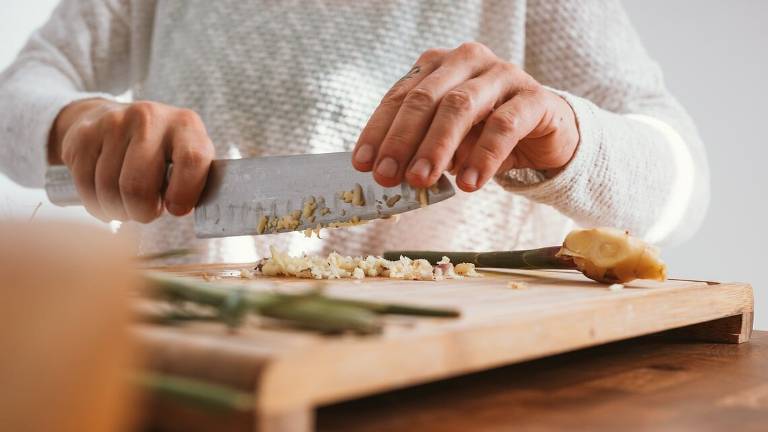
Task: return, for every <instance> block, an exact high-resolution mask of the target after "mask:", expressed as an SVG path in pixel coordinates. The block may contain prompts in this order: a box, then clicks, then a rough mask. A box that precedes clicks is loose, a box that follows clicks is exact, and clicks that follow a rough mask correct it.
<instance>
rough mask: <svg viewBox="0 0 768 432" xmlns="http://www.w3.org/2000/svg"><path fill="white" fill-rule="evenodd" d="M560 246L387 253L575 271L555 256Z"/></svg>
mask: <svg viewBox="0 0 768 432" xmlns="http://www.w3.org/2000/svg"><path fill="white" fill-rule="evenodd" d="M559 250H560V246H552V247H545V248H540V249H530V250H520V251H502V252H437V251H391V252H385V253H384V258H385V259H389V260H396V259H399V258H400V256H401V255H402V256H406V257H408V258H411V259H414V260H415V259H425V260H427V261H429V262H430V263H432V264H436V263H437V262H438V261H440V260H441V259H442V258H443V257H444V256H447V257H448V258H449V259H450V260H451V262H452V263H454V264H458V263H463V262H465V263H472V264H474V265H476V266H477V267H487V268H508V269H574V268H576V266H575V265H574V263H573V261H572V260H570V259H568V258H562V257H557V256H555V255H556V254H557V252H558V251H559Z"/></svg>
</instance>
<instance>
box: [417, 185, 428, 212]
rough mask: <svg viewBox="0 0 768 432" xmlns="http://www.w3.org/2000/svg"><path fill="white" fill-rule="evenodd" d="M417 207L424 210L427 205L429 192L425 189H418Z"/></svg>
mask: <svg viewBox="0 0 768 432" xmlns="http://www.w3.org/2000/svg"><path fill="white" fill-rule="evenodd" d="M418 194H419V205H420V206H421V207H422V208H424V207H426V206H428V205H429V192H427V190H426V189H418Z"/></svg>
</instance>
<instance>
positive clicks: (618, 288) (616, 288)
mask: <svg viewBox="0 0 768 432" xmlns="http://www.w3.org/2000/svg"><path fill="white" fill-rule="evenodd" d="M608 289H609V290H611V291H621V290H623V289H624V285H622V284H619V283H615V284H611V286H609V287H608Z"/></svg>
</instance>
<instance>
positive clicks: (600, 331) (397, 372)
mask: <svg viewBox="0 0 768 432" xmlns="http://www.w3.org/2000/svg"><path fill="white" fill-rule="evenodd" d="M172 270H174V271H176V272H179V273H183V274H187V275H201V274H202V273H207V274H209V275H220V276H222V275H223V276H231V275H234V274H237V267H236V266H228V265H220V266H209V267H203V268H200V267H198V268H194V267H180V268H179V267H177V268H174V269H172ZM510 281H524V282H526V283H527V285H528V289H523V290H516V289H512V288H510V287H509V286H508V283H509V282H510ZM247 283H248V284H249V286H251V287H252V289H255V290H269V289H278V290H287V291H292V290H301V289H306V288H308V287H310V286H312V284H313V283H314V282H312V281H306V280H286V279H268V278H260V279H257V280H255V281H247ZM325 290H326V292H327V293H328V294H329V295H334V296H340V297H345V298H355V299H365V300H375V301H384V302H407V303H412V304H420V305H432V306H449V307H455V308H458V309H460V310H461V312H462V316H461V318H459V319H429V318H418V319H415V318H403V317H399V318H388V319H387V325H386V327H385V331H384V333H383V334H382V335H381V336H374V337H353V336H345V337H329V336H320V335H315V334H311V333H306V332H298V331H294V330H290V329H285V328H279V327H274V326H271V327H268V326H264V325H261V326H250V327H248V328H245V329H243V330H241V331H240V332H238V333H237V334H228V333H227V332H226V331H225V330H224V329H223V328H222V327H221V326H217V325H213V324H205V325H192V326H188V327H184V328H167V327H166V328H160V327H144V328H142V329H141V330H140V334H141V338H142V340H143V341H144V343H145V345H146V346H147V347H148V348H149V349H148V351H149V352H150V355H151V358H152V360H151V364H152V365H155V367H157V368H158V369H161V370H164V371H168V372H173V373H177V374H181V375H187V376H193V377H196V378H202V379H206V380H211V381H214V382H220V383H225V384H228V385H232V386H235V387H238V388H243V389H246V388H251V389H253V390H254V391H255V392H256V394H257V406H256V412H257V416H256V423H257V424H260V425H262V429H261V430H267V431H271V430H307V429H310V426H311V418H312V416H311V407H314V406H317V405H321V404H327V403H333V402H336V401H341V400H346V399H350V398H355V397H360V396H364V395H369V394H373V393H377V392H382V391H386V390H391V389H394V388H401V387H406V386H412V385H416V384H420V383H424V382H429V381H434V380H438V379H444V378H447V377H452V376H456V375H461V374H467V373H471V372H476V371H480V370H485V369H489V368H494V367H497V366H501V365H506V364H511V363H516V362H521V361H526V360H530V359H534V358H540V357H544V356H548V355H553V354H558V353H562V352H567V351H573V350H576V349H580V348H584V347H589V346H594V345H598V344H604V343H607V342H611V341H616V340H622V339H627V338H632V337H636V336H640V335H646V334H650V333H655V332H660V331H663V330H667V329H671V328H679V327H684V326H688V325H692V324H697V323H703V322H708V321H712V320H716V319H721V318H724V317H732V316H740V315H746V314H749V313H751V311H752V308H753V306H752V289H751V287H750V286H749V285H746V284H709V283H706V282H691V281H667V282H665V283H658V282H649V281H638V282H634V283H631V284H627V286H626V288H625V289H624V290H621V291H617V292H614V291H610V290H608V289H607V287H606V286H604V285H599V284H597V283H594V282H592V281H589V280H587V279H586V278H584V277H583V276H581V275H579V274H576V273H572V272H543V271H504V272H499V273H487V274H486V276H485V277H483V278H479V279H464V280H449V281H441V282H423V281H394V280H389V279H372V280H367V281H365V282H364V283H354V282H353V281H348V280H344V281H334V282H329V283H327V284H326V287H325ZM745 322H746V321H745ZM740 323H741V321H740ZM730 325H731V327H732V326H733V324H730ZM731 327H728V329H727V331H728V332H731V330H732V329H731ZM710 328H712V329H713V330H712V332H713V333H717V334H721V333H723V330H722V328H721V327H717V328H715V327H710ZM704 333H706V332H703V333H702V334H704ZM729 334H733V333H729ZM746 336H748V335H743V336H742V337H740V339H739V338H737V340H735V341H739V340H741V341H743V340H746ZM731 340H733V338H731ZM632 379H634V380H635V381H636V382H638V383H641V382H645V383H646V384H644V385H646V386H650V385H652V384H653V383H656V382H657V381H658V379H657V377H655V376H653V374H652V373H650V375H649V373H647V372H638V373H636V374H635V375H632V376H629V377H627V380H632ZM606 385H607V384H606ZM638 385H640V384H638ZM670 385H674V384H670ZM651 390H652V389H651ZM291 419H294V420H295V423H291V422H292V421H293V420H291ZM286 425H290V426H286ZM302 425H303V426H302ZM189 430H195V429H189Z"/></svg>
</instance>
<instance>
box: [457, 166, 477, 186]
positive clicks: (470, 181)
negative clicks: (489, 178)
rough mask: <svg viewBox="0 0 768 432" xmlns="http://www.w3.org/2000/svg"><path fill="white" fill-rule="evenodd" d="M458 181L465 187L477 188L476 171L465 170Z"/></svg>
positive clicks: (471, 169) (472, 169)
mask: <svg viewBox="0 0 768 432" xmlns="http://www.w3.org/2000/svg"><path fill="white" fill-rule="evenodd" d="M460 180H461V182H462V183H464V184H465V185H467V186H472V187H477V170H476V169H474V168H472V167H470V168H467V169H465V170H464V172H463V173H461V177H460Z"/></svg>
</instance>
